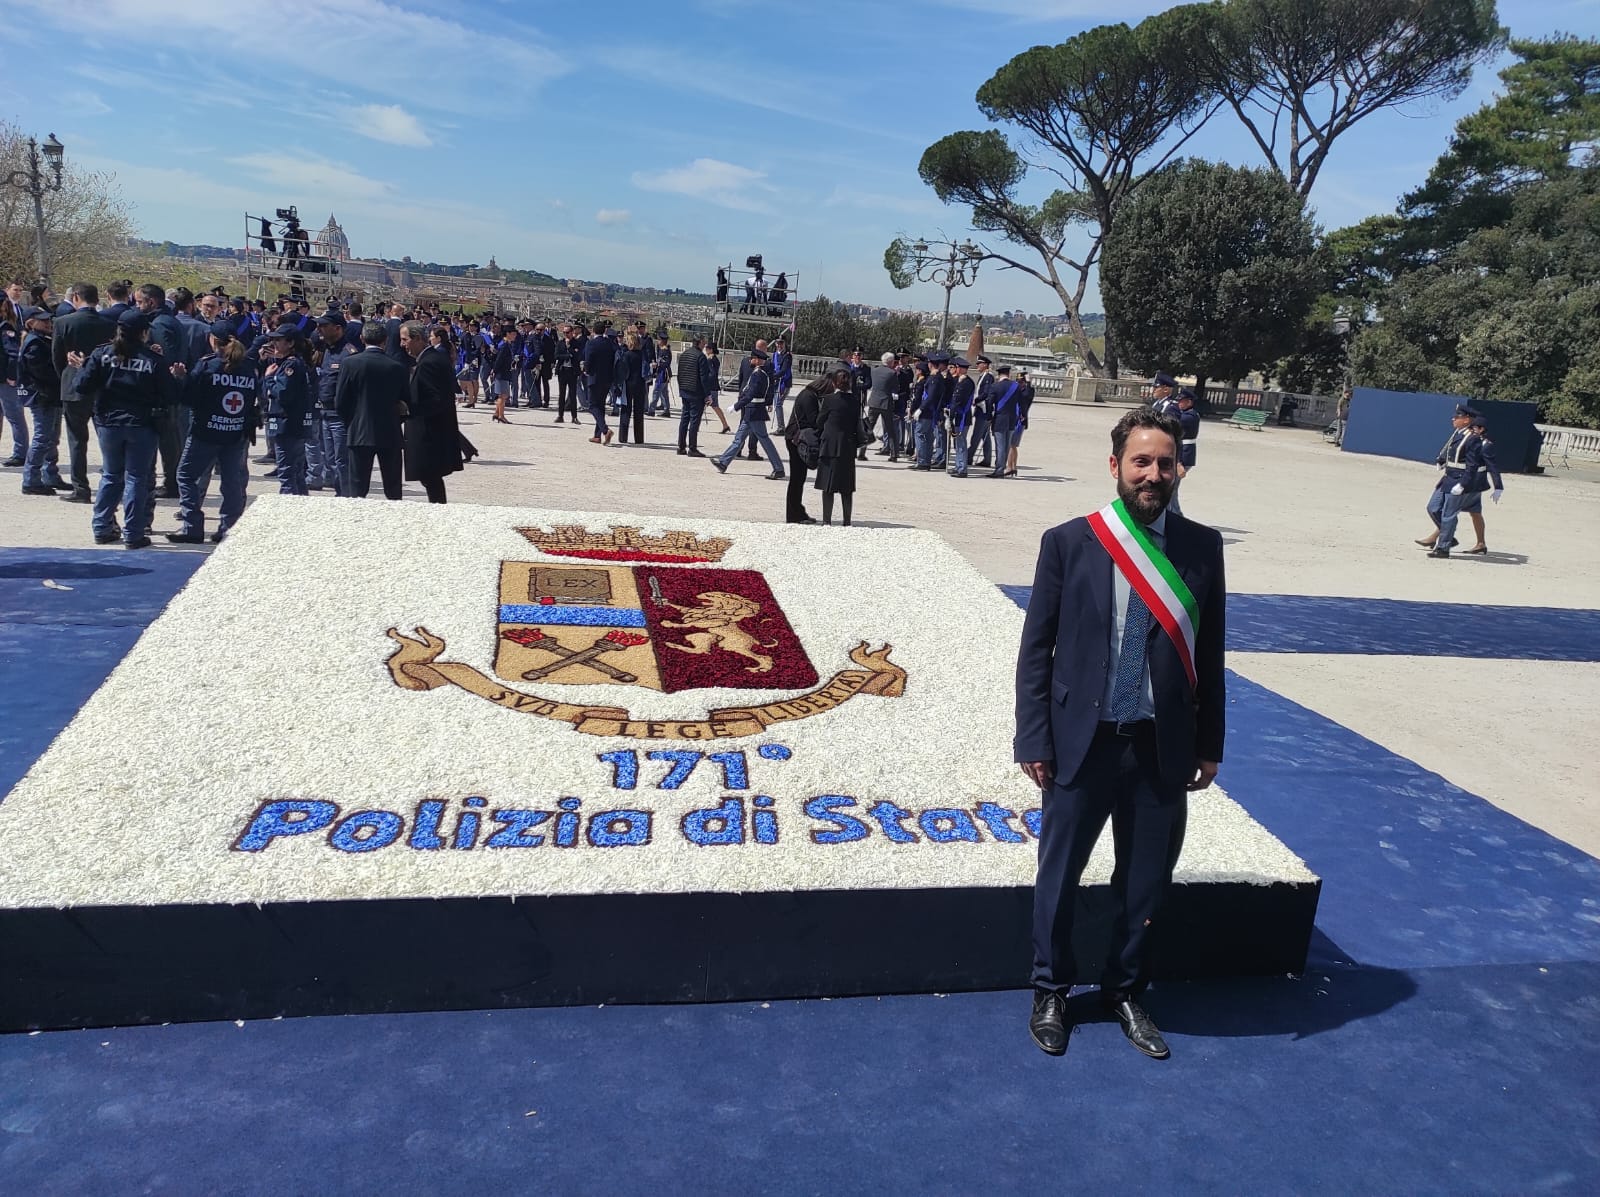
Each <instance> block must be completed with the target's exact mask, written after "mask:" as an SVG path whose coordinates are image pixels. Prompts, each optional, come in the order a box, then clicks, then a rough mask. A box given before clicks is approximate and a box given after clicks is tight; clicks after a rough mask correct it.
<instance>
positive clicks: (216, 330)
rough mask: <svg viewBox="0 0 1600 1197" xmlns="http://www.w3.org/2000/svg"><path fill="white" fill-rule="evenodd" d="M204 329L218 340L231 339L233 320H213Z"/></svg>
mask: <svg viewBox="0 0 1600 1197" xmlns="http://www.w3.org/2000/svg"><path fill="white" fill-rule="evenodd" d="M206 331H207V332H209V333H210V334H211V335H212V336H213V337H215V338H217V340H219V341H231V340H233V321H232V320H213V321H212V322H211V327H210V328H209V329H207V330H206Z"/></svg>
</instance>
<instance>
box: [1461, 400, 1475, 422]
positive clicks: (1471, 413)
mask: <svg viewBox="0 0 1600 1197" xmlns="http://www.w3.org/2000/svg"><path fill="white" fill-rule="evenodd" d="M1477 414H1478V409H1477V408H1475V407H1471V406H1469V405H1468V404H1465V403H1458V404H1456V415H1458V416H1467V417H1468V418H1469V419H1470V418H1472V417H1475V416H1476V415H1477Z"/></svg>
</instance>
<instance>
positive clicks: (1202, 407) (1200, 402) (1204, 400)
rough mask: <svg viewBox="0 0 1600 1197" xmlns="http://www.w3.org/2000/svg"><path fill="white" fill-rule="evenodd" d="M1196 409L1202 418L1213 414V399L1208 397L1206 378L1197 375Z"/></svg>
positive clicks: (1195, 380)
mask: <svg viewBox="0 0 1600 1197" xmlns="http://www.w3.org/2000/svg"><path fill="white" fill-rule="evenodd" d="M1194 407H1195V410H1196V411H1198V412H1199V413H1200V414H1201V415H1202V416H1209V415H1210V414H1211V399H1210V397H1209V396H1207V395H1206V376H1205V375H1204V374H1199V373H1196V374H1195V376H1194Z"/></svg>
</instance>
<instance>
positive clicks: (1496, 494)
mask: <svg viewBox="0 0 1600 1197" xmlns="http://www.w3.org/2000/svg"><path fill="white" fill-rule="evenodd" d="M1505 493H1506V492H1505V491H1503V490H1497V491H1494V492H1493V493H1492V494H1490V496H1489V498H1491V499H1493V500H1494V501H1495V502H1496V503H1498V502H1499V501H1500V496H1501V495H1503V494H1505Z"/></svg>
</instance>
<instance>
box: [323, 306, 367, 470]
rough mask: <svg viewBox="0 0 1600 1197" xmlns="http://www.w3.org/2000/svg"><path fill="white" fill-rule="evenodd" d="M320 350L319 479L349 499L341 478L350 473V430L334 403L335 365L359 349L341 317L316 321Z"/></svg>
mask: <svg viewBox="0 0 1600 1197" xmlns="http://www.w3.org/2000/svg"><path fill="white" fill-rule="evenodd" d="M317 326H318V328H319V330H320V333H321V337H322V351H321V353H320V354H319V355H318V356H317V367H316V369H317V419H318V421H319V422H320V424H321V428H322V482H323V485H324V486H332V487H333V493H334V494H336V495H338V496H339V497H340V498H341V499H347V498H349V497H350V496H349V494H348V493H347V492H346V488H345V481H346V479H347V478H348V477H349V474H350V468H349V466H350V430H349V429H348V428H347V427H346V426H345V422H344V417H343V416H341V415H340V414H339V408H338V407H337V405H336V404H335V402H334V397H335V394H336V392H337V390H338V386H339V367H341V366H342V365H344V363H345V362H347V361H349V360H350V359H351V358H352V357H354V356H355V355H356V354H358V353H360V352H361V348H360V346H358V345H356V344H355V342H354V341H352V340H351V339H350V335H349V333H350V330H349V328H348V326H346V324H345V323H344V321H343V320H340V319H338V318H337V317H329V316H324V317H322V318H321V319H320V320H318V321H317Z"/></svg>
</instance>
